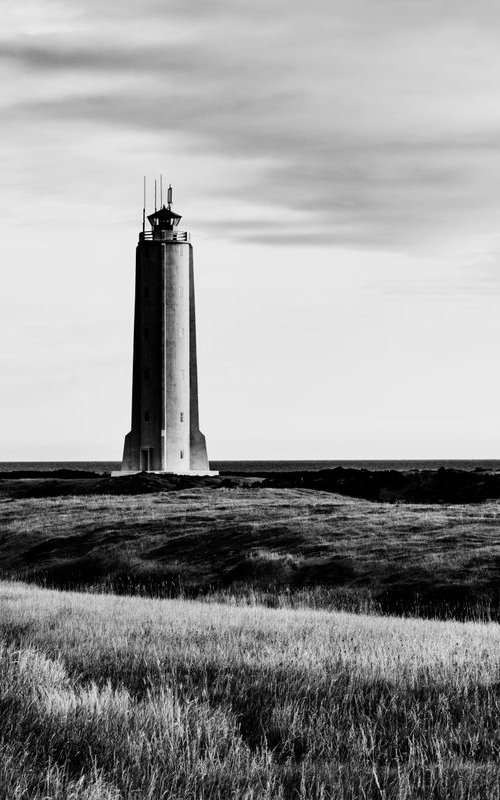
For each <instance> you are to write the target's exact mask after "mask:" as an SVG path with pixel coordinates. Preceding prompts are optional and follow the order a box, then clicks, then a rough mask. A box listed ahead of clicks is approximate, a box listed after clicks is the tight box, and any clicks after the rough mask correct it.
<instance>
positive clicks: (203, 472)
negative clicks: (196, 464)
mask: <svg viewBox="0 0 500 800" xmlns="http://www.w3.org/2000/svg"><path fill="white" fill-rule="evenodd" d="M141 472H144V473H145V474H146V475H184V476H186V477H193V478H196V477H207V476H213V475H218V474H219V473H218V472H217V470H213V469H198V470H197V469H187V470H185V471H184V472H181V471H180V470H179V472H173V471H167V470H162V469H150V470H140V469H130V470H129V469H119V470H113V472H112V473H111V477H112V478H121V477H122V476H124V475H140V474H141Z"/></svg>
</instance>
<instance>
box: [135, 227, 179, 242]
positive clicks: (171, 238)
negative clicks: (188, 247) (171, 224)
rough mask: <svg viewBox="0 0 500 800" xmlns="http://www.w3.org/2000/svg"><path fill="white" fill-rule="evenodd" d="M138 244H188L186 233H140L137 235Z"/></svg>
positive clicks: (164, 231) (159, 231) (165, 231)
mask: <svg viewBox="0 0 500 800" xmlns="http://www.w3.org/2000/svg"><path fill="white" fill-rule="evenodd" d="M139 241H140V242H189V233H188V232H187V231H169V230H156V231H141V232H140V234H139Z"/></svg>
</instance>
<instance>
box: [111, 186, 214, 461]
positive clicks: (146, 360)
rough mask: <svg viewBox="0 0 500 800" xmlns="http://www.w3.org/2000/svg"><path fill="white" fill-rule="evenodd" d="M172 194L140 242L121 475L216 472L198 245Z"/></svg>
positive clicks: (151, 221) (156, 214) (156, 212)
mask: <svg viewBox="0 0 500 800" xmlns="http://www.w3.org/2000/svg"><path fill="white" fill-rule="evenodd" d="M168 198H169V202H168V208H165V206H163V207H162V208H161V209H159V210H158V211H155V213H154V214H151V215H150V216H149V217H148V220H149V222H150V223H151V230H150V231H143V232H142V233H140V234H139V243H138V245H137V251H136V279H135V319H134V362H133V378H132V429H131V431H130V433H128V434H127V436H126V437H125V446H124V452H123V462H122V470H121V473H118V474H123V473H124V472H137V471H142V470H146V471H154V472H171V473H192V474H193V473H197V474H209V472H210V469H209V463H208V458H207V450H206V444H205V437H204V436H203V434H202V433H201V432H200V429H199V422H198V375H197V358H196V318H195V301H194V269H193V247H192V245H191V244H190V243H189V234H188V233H187V232H185V231H179V230H177V229H176V227H177V224H178V222H179V220H180V219H181V218H180V216H179V215H178V214H175V213H174V212H172V210H171V205H170V204H171V189H169V193H168ZM211 474H214V473H211Z"/></svg>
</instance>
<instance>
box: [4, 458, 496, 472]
mask: <svg viewBox="0 0 500 800" xmlns="http://www.w3.org/2000/svg"><path fill="white" fill-rule="evenodd" d="M210 467H211V469H216V470H219V472H246V473H254V472H295V471H297V472H298V471H314V470H319V469H333V468H334V467H351V468H354V469H370V470H383V469H396V470H405V471H406V470H424V469H425V470H437V469H439V468H440V467H446V468H447V469H463V470H469V471H470V470H476V469H482V470H485V471H488V472H499V471H500V459H489V460H488V459H486V460H480V459H478V460H459V459H456V460H446V459H445V460H442V461H439V460H431V461H418V460H415V461H411V460H409V461H404V460H399V461H389V460H387V461H383V460H382V461H342V460H339V461H211V462H210ZM56 469H81V470H85V471H90V472H101V473H106V472H111V470H118V469H120V462H119V461H2V462H0V473H2V472H10V471H13V470H37V471H47V470H56Z"/></svg>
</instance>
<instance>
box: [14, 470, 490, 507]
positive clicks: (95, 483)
mask: <svg viewBox="0 0 500 800" xmlns="http://www.w3.org/2000/svg"><path fill="white" fill-rule="evenodd" d="M196 486H204V487H208V488H213V489H217V488H229V489H230V488H235V487H238V488H248V489H249V490H251V489H252V487H254V486H260V487H265V488H280V489H283V488H293V489H300V488H302V489H312V490H316V491H322V492H332V493H335V494H341V495H345V496H348V497H356V498H361V499H363V500H370V501H372V502H383V503H424V504H426V503H429V504H456V503H481V502H484V501H486V500H495V499H498V498H500V473H498V472H488V471H486V470H483V469H480V468H477V469H475V470H473V471H469V470H458V469H447V468H445V467H441V468H439V469H437V470H411V471H400V470H368V469H356V468H346V467H336V468H334V469H322V470H318V471H300V472H258V473H255V474H254V475H249V474H248V473H236V472H234V473H229V472H228V473H221V475H219V476H214V477H196V476H193V477H191V476H187V475H155V474H153V473H138V474H137V475H127V476H123V477H119V478H111V476H110V475H109V474H104V475H103V474H100V473H97V472H84V471H80V470H68V469H61V470H53V471H47V472H37V471H34V470H29V471H12V472H4V473H1V475H0V492H1V493H2V494H3V495H8V496H11V497H57V496H63V495H140V494H152V493H155V492H171V491H179V490H181V489H188V488H193V487H196Z"/></svg>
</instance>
